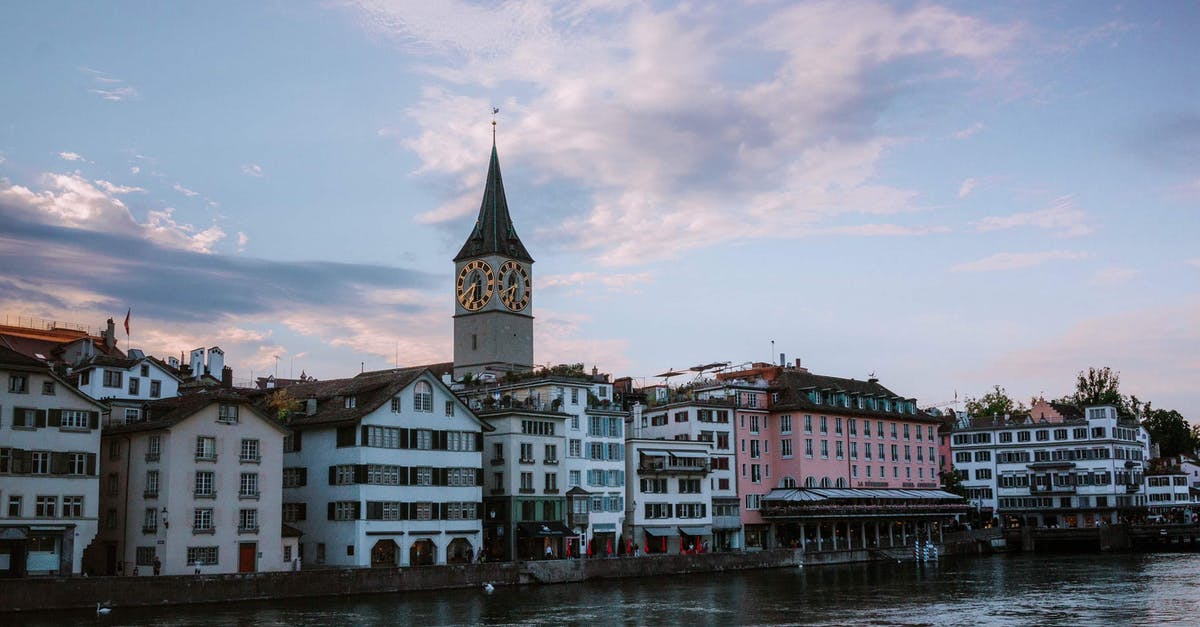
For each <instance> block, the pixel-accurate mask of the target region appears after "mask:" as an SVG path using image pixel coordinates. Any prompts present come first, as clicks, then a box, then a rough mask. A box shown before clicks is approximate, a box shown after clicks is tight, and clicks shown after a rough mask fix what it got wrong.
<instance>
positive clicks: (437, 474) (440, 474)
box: [433, 468, 449, 486]
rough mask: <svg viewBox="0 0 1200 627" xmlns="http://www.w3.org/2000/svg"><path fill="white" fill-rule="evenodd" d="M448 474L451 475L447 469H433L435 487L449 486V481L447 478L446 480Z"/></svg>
mask: <svg viewBox="0 0 1200 627" xmlns="http://www.w3.org/2000/svg"><path fill="white" fill-rule="evenodd" d="M447 474H449V473H447V472H446V469H445V468H434V469H433V485H441V486H444V485H447V484H449V481H447V478H446V475H447Z"/></svg>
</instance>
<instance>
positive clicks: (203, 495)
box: [192, 490, 217, 499]
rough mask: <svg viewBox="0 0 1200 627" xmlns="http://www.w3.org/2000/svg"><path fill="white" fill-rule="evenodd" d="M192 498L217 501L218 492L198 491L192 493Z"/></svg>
mask: <svg viewBox="0 0 1200 627" xmlns="http://www.w3.org/2000/svg"><path fill="white" fill-rule="evenodd" d="M192 497H193V498H197V499H215V498H217V491H216V490H196V491H194V492H192Z"/></svg>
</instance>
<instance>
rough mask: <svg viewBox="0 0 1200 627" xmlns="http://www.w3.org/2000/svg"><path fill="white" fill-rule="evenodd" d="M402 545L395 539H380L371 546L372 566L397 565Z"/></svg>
mask: <svg viewBox="0 0 1200 627" xmlns="http://www.w3.org/2000/svg"><path fill="white" fill-rule="evenodd" d="M399 554H400V547H398V546H396V541H395V540H380V541H378V542H376V543H375V546H373V547H371V566H376V567H378V566H395V565H396V564H397V562H396V556H397V555H399Z"/></svg>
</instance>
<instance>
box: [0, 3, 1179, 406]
mask: <svg viewBox="0 0 1200 627" xmlns="http://www.w3.org/2000/svg"><path fill="white" fill-rule="evenodd" d="M1197 24H1200V4H1198V3H1196V2H1184V1H1182V0H1176V1H1167V2H1129V3H1123V2H1099V1H1086V2H1056V3H1045V2H1004V3H958V2H950V3H937V2H893V3H888V2H772V1H755V2H745V3H740V4H739V3H733V2H715V1H714V2H677V3H676V2H661V3H660V2H651V3H642V2H629V1H623V0H584V1H581V2H576V3H557V2H547V1H538V0H529V1H525V0H514V1H511V2H490V3H466V2H458V1H446V2H437V3H428V2H399V1H395V2H393V1H389V0H361V1H351V0H346V1H336V0H334V1H322V2H301V1H290V0H289V1H282V0H277V1H270V0H267V1H261V2H251V3H245V2H203V3H145V2H105V3H85V2H53V1H47V2H23V3H8V4H7V5H6V6H5V7H4V8H3V9H0V58H2V59H4V60H5V62H4V64H3V67H2V68H0V77H2V79H3V80H0V268H3V271H2V272H0V316H3V318H4V320H6V321H8V322H9V323H13V322H16V321H18V320H26V321H28V320H29V319H36V320H52V321H62V322H67V323H72V324H78V325H84V326H87V327H90V328H91V329H92V330H93V331H96V330H97V329H98V328H100V327H102V325H103V323H104V320H105V319H107V318H109V317H112V318H114V319H116V321H117V323H118V327H120V323H121V321H122V319H123V318H124V316H125V314H126V312H127V311H131V314H130V318H131V334H130V337H129V338H128V342H126V341H125V340H126V338H125V337H124V333H123V332H121V333H120V335H119V339H120V340H121V341H122V343H123V345H125V346H132V347H138V348H142V349H144V350H146V351H147V352H149V353H151V354H154V355H158V356H162V357H166V356H168V355H179V354H180V353H181V352H185V351H190V350H191V349H192V348H196V347H200V346H213V345H218V346H220V347H221V348H222V349H224V350H225V352H226V363H228V364H230V365H231V366H232V367H233V368H234V370H235V372H234V378H235V381H237V382H240V383H246V382H248V381H249V380H250V379H251V377H260V376H265V375H268V374H275V373H277V374H278V376H280V377H291V376H299V375H300V373H301V372H304V373H306V374H308V375H311V376H316V377H318V378H322V379H329V378H338V377H346V376H352V375H354V374H356V373H357V372H359V371H360V370H362V369H367V370H371V369H380V368H387V367H391V366H393V365H396V364H400V365H412V364H425V363H434V362H440V361H449V360H451V358H452V320H451V315H452V314H453V311H454V309H453V304H454V300H453V270H454V268H453V263H452V261H451V259H452V257H453V256H454V254H455V253H456V252H457V250H458V248H459V247H460V246H461V245H462V242H463V241H464V240H465V239H466V237H467V235H468V234H469V232H470V229H471V225H472V224H473V222H474V219H475V216H476V214H477V213H478V210H479V203H480V199H481V197H482V193H483V179H484V175H485V174H486V171H487V162H488V156H489V154H490V148H491V142H492V108H493V107H496V108H499V109H500V113H499V114H498V115H497V116H496V124H497V126H496V129H497V131H496V143H497V147H498V151H499V155H500V163H501V167H502V170H503V173H504V179H505V188H506V192H507V197H508V203H509V208H510V211H511V212H512V215H513V219H514V220H515V223H516V227H517V230H518V233H519V234H520V236H521V239H522V241H523V242H524V243H525V245H526V247H527V248H528V249H529V251H530V253H531V254H532V255H533V257H534V258H535V259H536V260H537V262H536V264H535V265H534V267H533V285H534V297H533V305H532V311H533V313H534V315H535V316H536V320H535V360H536V361H537V362H538V363H540V364H547V363H577V362H582V363H584V364H585V366H586V367H588V368H589V369H590V368H591V367H592V366H596V367H598V368H599V369H600V371H602V372H608V373H612V374H613V375H614V376H632V377H634V378H635V379H637V380H638V381H639V382H643V381H644V382H645V383H657V382H660V381H661V380H662V379H661V378H658V377H655V375H656V374H658V373H661V372H663V371H665V370H668V369H687V368H688V367H690V366H694V365H697V364H708V363H712V362H724V361H728V362H730V363H731V364H733V365H737V364H741V363H745V362H753V361H778V359H779V354H780V353H783V354H785V355H786V359H787V360H788V361H789V362H794V361H795V360H796V359H801V360H802V363H803V365H804V366H806V367H808V368H810V369H811V370H812V371H813V372H817V373H820V374H826V375H832V376H841V377H854V378H859V379H864V378H866V377H868V376H869V375H870V374H871V373H875V376H877V377H878V378H879V379H880V380H881V382H882V383H883V384H884V385H886V386H888V387H889V388H890V389H892V390H893V391H894V392H896V393H898V394H900V395H902V396H906V397H915V398H917V399H918V401H919V402H920V403H921V404H922V405H923V406H941V407H945V406H949V405H952V404H953V401H954V399H955V398H957V399H958V400H959V401H962V400H964V399H965V398H966V397H968V396H980V395H982V394H984V393H986V392H987V391H988V390H989V389H990V388H991V387H992V386H993V385H1001V386H1003V387H1004V388H1006V389H1007V390H1008V392H1009V393H1010V394H1011V395H1012V396H1013V397H1014V398H1017V399H1019V400H1025V401H1026V402H1027V401H1028V399H1029V398H1031V397H1033V396H1038V395H1044V396H1045V397H1046V398H1053V397H1059V396H1063V395H1066V394H1069V393H1071V392H1072V391H1073V389H1074V378H1075V376H1076V374H1077V373H1078V372H1079V371H1081V370H1084V369H1086V368H1088V367H1091V366H1096V367H1100V366H1109V367H1111V368H1113V369H1114V370H1117V371H1119V373H1120V376H1121V384H1122V391H1123V392H1125V393H1132V394H1134V395H1136V396H1138V398H1140V399H1142V400H1149V401H1151V402H1152V403H1153V404H1154V406H1156V407H1165V408H1176V409H1179V410H1180V411H1181V412H1183V413H1184V414H1185V415H1186V416H1188V417H1189V418H1190V419H1192V420H1193V421H1197V422H1200V391H1198V388H1197V381H1200V247H1197V246H1196V245H1195V242H1196V241H1197V239H1198V238H1200V38H1197V37H1196V32H1195V27H1196V25H1197ZM686 380H687V377H686V376H684V377H676V378H674V379H672V383H684V382H686ZM960 407H961V405H960Z"/></svg>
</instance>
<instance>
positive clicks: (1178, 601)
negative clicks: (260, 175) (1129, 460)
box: [0, 553, 1200, 627]
mask: <svg viewBox="0 0 1200 627" xmlns="http://www.w3.org/2000/svg"><path fill="white" fill-rule="evenodd" d="M0 585H3V583H2V582H0ZM13 619H15V620H13ZM10 621H11V622H10ZM1198 622H1200V554H1196V553H1186V554H1181V553H1157V554H1116V555H1027V554H1019V555H1004V556H994V557H985V558H962V559H955V560H946V561H943V562H940V563H931V564H927V565H917V564H913V563H903V564H892V563H872V564H852V565H845V566H821V567H810V568H803V569H776V570H761V571H749V572H738V573H719V574H702V575H679V576H673V577H664V578H642V579H623V580H610V581H593V582H587V583H581V584H565V585H550V586H524V587H508V586H505V587H499V588H497V589H496V591H495V593H493V594H491V595H488V594H485V593H484V592H483V591H482V590H475V589H471V590H452V591H439V592H419V593H418V592H413V593H403V594H390V595H371V596H356V597H338V598H315V599H304V600H289V601H276V602H255V603H236V604H234V603H231V604H227V605H215V606H214V605H197V606H189V607H176V608H154V609H148V608H142V609H139V608H115V609H114V610H113V612H112V614H110V615H108V616H105V617H96V616H94V612H83V613H81V612H65V613H51V614H43V615H38V616H30V615H16V616H13V615H8V616H0V623H9V624H15V625H76V624H104V625H165V626H175V625H178V626H183V625H196V626H209V625H245V626H251V625H253V626H272V625H280V626H283V625H314V626H315V625H321V626H324V625H417V626H424V625H474V624H485V625H564V624H590V625H593V626H595V627H600V626H602V625H618V624H623V625H647V624H655V625H659V624H681V623H686V624H688V625H692V626H696V625H777V624H812V625H879V624H895V625H1097V626H1108V625H1164V624H1183V625H1195V624H1197V623H1198Z"/></svg>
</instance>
